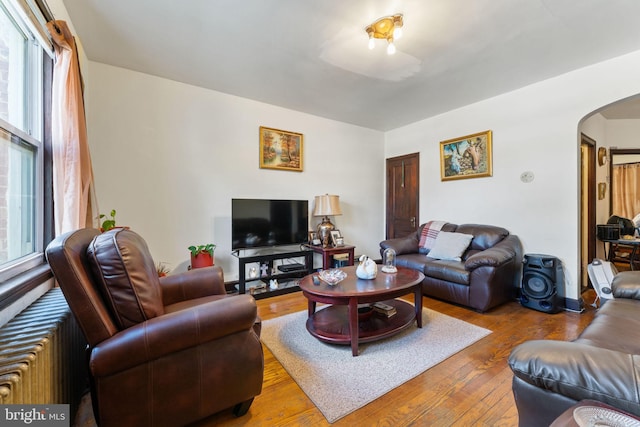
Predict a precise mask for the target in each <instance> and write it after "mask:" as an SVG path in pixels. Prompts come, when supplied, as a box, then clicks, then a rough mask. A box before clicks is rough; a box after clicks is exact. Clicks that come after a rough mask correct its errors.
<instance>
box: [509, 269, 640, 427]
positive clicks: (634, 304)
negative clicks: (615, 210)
mask: <svg viewBox="0 0 640 427" xmlns="http://www.w3.org/2000/svg"><path fill="white" fill-rule="evenodd" d="M611 288H612V290H613V295H614V297H615V299H613V300H609V301H607V302H606V303H605V304H603V305H602V307H601V308H600V309H599V310H598V313H596V316H595V318H594V319H593V321H592V322H591V323H590V324H589V326H587V327H586V328H585V330H584V331H583V332H582V333H581V334H580V336H579V337H578V338H577V339H576V340H574V341H572V342H566V341H552V340H533V341H527V342H525V343H522V344H520V345H518V346H517V347H515V348H514V349H513V350H512V352H511V355H510V356H509V366H510V367H511V370H512V371H513V395H514V397H515V401H516V406H517V407H518V416H519V419H520V427H528V426H531V427H534V426H543V425H545V426H546V425H550V424H551V423H552V422H553V420H555V419H556V418H557V417H558V416H560V415H561V414H562V413H563V412H564V411H566V410H567V409H569V408H570V407H571V406H573V405H575V404H576V403H577V402H579V401H582V400H585V399H589V400H596V401H599V402H602V403H605V404H607V405H610V406H612V407H614V408H618V409H621V410H622V411H625V412H627V413H630V414H633V415H636V416H640V385H639V383H640V272H639V271H625V272H621V273H618V274H617V275H616V276H615V278H614V279H613V282H612V284H611Z"/></svg>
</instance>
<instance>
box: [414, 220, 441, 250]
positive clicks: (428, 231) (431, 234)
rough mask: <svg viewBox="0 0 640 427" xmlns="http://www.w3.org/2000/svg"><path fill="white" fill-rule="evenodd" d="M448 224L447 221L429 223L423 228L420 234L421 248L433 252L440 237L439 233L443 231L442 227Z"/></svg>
mask: <svg viewBox="0 0 640 427" xmlns="http://www.w3.org/2000/svg"><path fill="white" fill-rule="evenodd" d="M446 223H447V222H446V221H429V222H427V223H426V224H425V225H424V227H423V228H422V233H420V247H421V248H425V249H428V250H431V248H433V244H434V243H435V241H436V238H437V237H438V233H440V230H442V227H443V226H444V225H445V224H446Z"/></svg>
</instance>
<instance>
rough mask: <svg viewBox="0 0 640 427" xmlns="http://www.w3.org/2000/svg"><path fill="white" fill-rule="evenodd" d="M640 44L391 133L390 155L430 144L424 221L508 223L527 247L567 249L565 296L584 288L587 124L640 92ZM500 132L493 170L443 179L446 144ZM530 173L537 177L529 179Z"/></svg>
mask: <svg viewBox="0 0 640 427" xmlns="http://www.w3.org/2000/svg"><path fill="white" fill-rule="evenodd" d="M638 73H640V52H635V53H632V54H629V55H625V56H622V57H619V58H615V59H613V60H609V61H606V62H602V63H599V64H596V65H593V66H590V67H586V68H582V69H579V70H577V71H573V72H570V73H567V74H564V75H561V76H558V77H556V78H553V79H549V80H546V81H543V82H540V83H537V84H534V85H531V86H527V87H524V88H521V89H518V90H516V91H513V92H510V93H507V94H504V95H501V96H498V97H495V98H492V99H488V100H485V101H482V102H478V103H476V104H472V105H468V106H465V107H463V108H460V109H457V110H454V111H451V112H448V113H445V114H442V115H439V116H435V117H431V118H428V119H425V120H422V121H420V122H417V123H413V124H411V125H408V126H405V127H402V128H399V129H395V130H393V131H390V132H387V133H386V135H385V157H391V156H397V155H401V154H406V153H411V152H420V154H421V160H420V166H421V171H420V181H421V182H420V190H421V196H420V215H421V218H420V222H425V221H428V220H430V219H442V220H447V221H451V222H454V223H468V222H476V223H486V224H495V225H500V226H503V227H505V228H507V229H509V230H510V231H511V232H512V233H514V234H517V235H518V236H520V238H521V240H522V243H523V246H524V250H525V253H544V254H550V255H554V256H557V257H559V258H560V259H561V260H562V261H563V263H564V266H565V271H566V274H565V276H566V280H567V286H566V289H565V293H564V294H565V295H566V296H567V297H568V298H573V299H577V298H578V297H579V295H578V289H579V286H578V284H577V278H578V277H579V275H578V271H579V233H578V231H579V230H578V226H579V223H578V218H579V210H578V209H579V189H578V179H579V141H580V138H579V135H580V131H579V124H580V121H581V120H582V119H583V118H584V117H585V116H587V115H589V114H590V113H591V112H593V111H595V110H597V109H598V108H600V107H602V106H604V105H607V104H610V103H611V102H614V101H616V100H619V99H622V98H626V97H628V96H629V95H632V94H636V93H640V79H638V77H637V76H638ZM488 129H490V130H492V131H493V176H492V177H489V178H476V179H464V180H456V181H446V182H442V181H440V163H439V155H440V154H439V149H440V148H439V142H440V141H443V140H447V139H451V138H455V137H460V136H464V135H467V134H471V133H476V132H481V131H485V130H488ZM524 171H532V172H534V174H535V179H534V181H533V182H531V183H528V184H525V183H522V182H521V181H520V179H519V177H520V174H521V173H522V172H524Z"/></svg>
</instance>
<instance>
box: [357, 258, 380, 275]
mask: <svg viewBox="0 0 640 427" xmlns="http://www.w3.org/2000/svg"><path fill="white" fill-rule="evenodd" d="M377 275H378V266H377V265H376V263H375V261H373V260H372V259H371V258H369V257H368V256H366V255H362V256H361V257H360V264H358V267H357V268H356V276H358V277H359V278H360V279H375V278H376V276H377Z"/></svg>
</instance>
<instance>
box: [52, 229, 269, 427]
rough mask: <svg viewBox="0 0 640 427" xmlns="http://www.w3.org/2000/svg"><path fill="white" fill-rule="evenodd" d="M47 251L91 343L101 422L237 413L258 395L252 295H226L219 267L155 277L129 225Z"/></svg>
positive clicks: (153, 422) (88, 232)
mask: <svg viewBox="0 0 640 427" xmlns="http://www.w3.org/2000/svg"><path fill="white" fill-rule="evenodd" d="M46 255H47V259H48V261H49V264H50V266H51V269H52V271H53V273H54V276H55V278H56V280H57V282H58V283H59V285H60V287H61V288H62V291H63V293H64V295H65V297H66V299H67V301H68V303H69V306H70V308H71V310H72V311H73V313H74V315H75V317H76V319H77V321H78V324H79V325H80V327H81V329H82V331H83V333H84V335H85V337H86V339H87V342H88V354H87V359H88V365H89V373H90V383H91V384H90V385H91V394H92V402H93V406H94V415H95V417H96V420H97V422H98V425H100V426H118V427H122V426H136V427H140V426H184V425H187V424H190V423H193V422H195V421H197V420H200V419H203V418H206V417H207V416H209V415H211V414H213V413H216V412H219V411H220V410H223V409H225V408H231V407H234V410H235V413H236V415H242V414H244V413H246V411H247V410H248V409H249V406H250V405H251V402H252V401H253V398H254V396H256V395H258V394H260V392H261V390H262V379H263V372H264V360H263V353H262V345H261V343H260V340H259V337H258V333H259V327H256V319H257V308H256V304H255V300H254V299H253V297H251V296H250V295H239V296H231V297H228V296H227V295H226V292H225V287H224V282H223V276H222V270H221V269H220V268H219V267H208V268H201V269H194V270H191V271H188V272H186V273H182V274H176V275H169V276H166V277H163V278H158V275H157V272H156V268H155V264H154V262H153V259H152V258H151V256H150V254H149V251H148V248H147V245H146V243H145V242H144V240H142V238H141V237H140V236H139V235H137V234H136V233H134V232H133V231H130V230H126V229H114V230H111V231H108V232H106V233H103V234H100V233H99V232H98V231H97V230H94V229H81V230H77V231H74V232H70V233H66V234H64V235H61V236H59V237H57V238H56V239H55V240H54V241H53V242H51V244H50V245H49V246H48V248H47V250H46ZM257 325H259V322H258V323H257Z"/></svg>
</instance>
